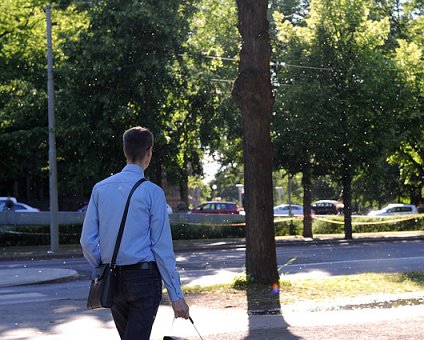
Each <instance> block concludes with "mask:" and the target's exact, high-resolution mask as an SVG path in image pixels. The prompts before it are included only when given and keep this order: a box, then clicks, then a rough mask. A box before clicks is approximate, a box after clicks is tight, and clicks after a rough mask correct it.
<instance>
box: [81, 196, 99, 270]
mask: <svg viewBox="0 0 424 340" xmlns="http://www.w3.org/2000/svg"><path fill="white" fill-rule="evenodd" d="M95 195H96V191H95V188H94V189H93V192H92V194H91V197H90V202H89V203H88V207H87V211H86V213H85V218H84V223H83V226H82V232H81V239H80V243H81V247H82V252H83V254H84V257H85V258H86V259H87V261H88V262H89V264H90V266H91V267H93V268H95V267H98V266H99V265H100V263H101V257H100V244H99V239H100V238H99V217H98V210H97V204H96V202H95Z"/></svg>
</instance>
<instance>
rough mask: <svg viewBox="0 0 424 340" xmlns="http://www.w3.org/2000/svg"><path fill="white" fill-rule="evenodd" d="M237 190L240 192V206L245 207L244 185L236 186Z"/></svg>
mask: <svg viewBox="0 0 424 340" xmlns="http://www.w3.org/2000/svg"><path fill="white" fill-rule="evenodd" d="M236 188H237V190H238V195H239V203H240V206H241V207H243V194H244V184H236Z"/></svg>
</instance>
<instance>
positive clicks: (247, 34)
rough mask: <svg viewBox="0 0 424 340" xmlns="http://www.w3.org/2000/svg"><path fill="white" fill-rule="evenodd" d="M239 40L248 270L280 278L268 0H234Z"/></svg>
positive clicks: (270, 279)
mask: <svg viewBox="0 0 424 340" xmlns="http://www.w3.org/2000/svg"><path fill="white" fill-rule="evenodd" d="M237 8H238V19H239V26H238V28H239V31H240V34H241V36H242V40H243V44H242V49H241V52H240V64H239V74H238V77H237V79H236V81H235V84H234V89H233V98H234V100H235V102H236V103H237V104H238V105H239V107H240V110H241V114H242V123H243V158H244V188H245V208H246V271H247V274H248V276H249V277H250V278H251V279H253V280H254V281H255V282H256V283H260V284H273V283H276V282H278V271H277V261H276V253H275V233H274V222H273V208H272V207H273V196H272V145H271V135H270V131H271V115H272V105H273V103H274V98H273V95H272V88H271V76H270V67H269V63H270V58H271V45H270V41H269V35H268V28H269V27H268V26H269V24H268V20H267V10H268V1H267V0H255V1H252V0H237Z"/></svg>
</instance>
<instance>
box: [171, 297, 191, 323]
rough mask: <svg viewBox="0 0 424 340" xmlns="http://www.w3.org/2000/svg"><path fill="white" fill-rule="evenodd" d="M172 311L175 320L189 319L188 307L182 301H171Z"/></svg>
mask: <svg viewBox="0 0 424 340" xmlns="http://www.w3.org/2000/svg"><path fill="white" fill-rule="evenodd" d="M172 309H173V310H174V315H175V317H176V318H184V319H188V318H189V317H190V312H189V307H188V305H187V303H186V302H185V300H184V299H181V300H177V301H173V302H172Z"/></svg>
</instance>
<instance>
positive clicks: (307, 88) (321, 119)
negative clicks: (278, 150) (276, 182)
mask: <svg viewBox="0 0 424 340" xmlns="http://www.w3.org/2000/svg"><path fill="white" fill-rule="evenodd" d="M372 9H373V3H372V1H368V0H358V1H355V2H352V1H347V0H312V1H311V2H310V13H309V16H308V17H307V19H306V21H305V26H304V27H296V28H295V27H294V26H293V25H292V24H291V23H290V22H288V21H287V20H285V21H284V22H283V24H282V25H280V32H279V39H281V40H283V41H290V45H289V46H292V48H291V49H288V50H287V49H286V50H283V51H282V52H280V53H281V55H282V58H283V59H285V60H288V61H289V63H290V64H293V66H296V67H294V68H293V70H291V69H290V67H289V68H288V71H287V72H286V76H285V78H283V80H282V81H280V83H281V84H286V85H288V86H286V87H284V88H283V89H282V91H281V92H282V93H283V94H284V97H283V100H282V102H283V104H282V106H281V109H282V110H283V111H280V114H282V115H283V117H286V118H285V119H288V120H289V122H290V120H293V121H294V125H293V124H292V125H291V127H292V130H285V131H284V130H282V131H279V132H281V133H283V134H285V135H286V139H285V140H286V142H288V145H290V148H291V149H292V153H293V154H296V155H297V157H298V158H299V157H300V159H301V160H302V163H303V164H310V166H311V168H312V169H315V170H317V169H319V168H321V169H323V170H324V171H328V172H330V173H332V174H333V175H334V176H337V178H339V179H340V181H341V182H342V184H343V201H344V205H345V209H344V213H345V215H344V219H345V220H344V222H345V237H346V238H347V239H350V238H352V222H351V184H352V180H353V177H354V175H355V172H356V171H357V170H358V169H360V168H361V167H364V166H366V165H367V164H369V163H373V162H374V161H377V160H379V159H380V156H381V154H382V153H383V152H388V148H389V146H390V145H391V143H393V141H394V139H393V137H394V134H395V132H396V126H395V124H394V121H395V119H394V117H395V115H396V114H397V111H396V110H397V109H398V106H399V102H397V99H398V96H399V90H398V87H397V85H398V83H397V82H396V81H395V80H396V71H395V67H394V65H393V63H391V62H390V60H389V59H388V58H387V57H386V56H385V54H384V50H382V48H381V47H382V46H384V44H385V41H386V39H387V36H388V32H389V28H390V27H389V20H388V18H387V17H386V18H383V19H381V18H379V19H378V20H373V19H372V15H371V13H372ZM284 79H285V81H284ZM382 89H384V91H382ZM284 110H286V112H285V111H284ZM287 114H288V117H287ZM283 124H284V123H283ZM302 125H305V127H302ZM293 127H294V128H298V129H300V133H301V134H303V137H304V138H305V139H306V140H303V141H302V140H300V139H299V138H296V130H293ZM314 129H315V131H313V130H314ZM311 130H312V131H311ZM287 134H288V135H291V136H294V138H293V142H290V140H289V139H287V138H288V136H287ZM296 143H297V145H296Z"/></svg>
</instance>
